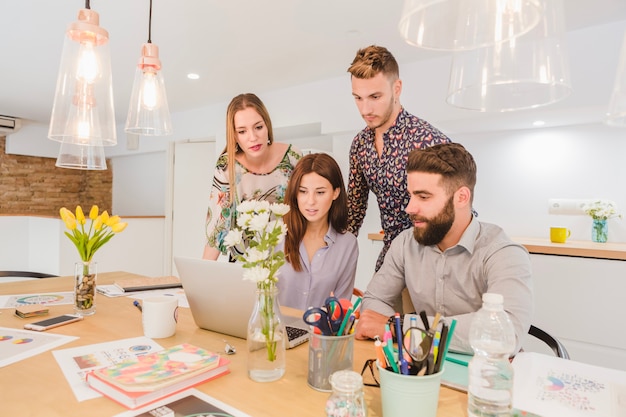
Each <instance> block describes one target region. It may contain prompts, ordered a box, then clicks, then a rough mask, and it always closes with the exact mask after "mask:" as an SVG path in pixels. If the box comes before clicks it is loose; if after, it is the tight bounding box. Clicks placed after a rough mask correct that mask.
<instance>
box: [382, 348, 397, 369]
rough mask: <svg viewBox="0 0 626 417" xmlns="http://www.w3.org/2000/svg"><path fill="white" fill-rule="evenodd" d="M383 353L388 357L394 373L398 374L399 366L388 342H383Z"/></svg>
mask: <svg viewBox="0 0 626 417" xmlns="http://www.w3.org/2000/svg"><path fill="white" fill-rule="evenodd" d="M383 352H385V356H387V362H389V365H391V368H392V369H393V371H394V372H396V373H398V372H399V369H398V365H397V364H396V359H395V358H394V357H393V348H392V347H391V346H390V345H389V343H387V342H383Z"/></svg>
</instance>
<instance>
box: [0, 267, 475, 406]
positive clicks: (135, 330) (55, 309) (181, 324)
mask: <svg viewBox="0 0 626 417" xmlns="http://www.w3.org/2000/svg"><path fill="white" fill-rule="evenodd" d="M126 276H133V274H128V273H124V272H110V273H101V274H99V276H98V283H99V284H110V283H112V282H113V281H114V280H115V279H117V278H121V277H126ZM72 288H73V279H72V278H71V277H60V278H45V279H39V280H34V281H20V282H10V283H1V279H0V294H2V295H7V294H27V293H39V294H41V293H44V292H49V291H70V290H71V289H72ZM96 305H97V311H96V313H95V314H94V315H93V316H91V317H86V318H85V320H83V321H81V322H77V323H73V324H70V325H67V326H62V327H58V328H55V329H52V330H50V332H51V333H56V334H66V335H72V336H79V339H77V340H75V341H72V342H70V343H67V344H65V345H62V346H61V347H59V348H57V349H65V348H70V347H77V346H83V345H88V344H94V343H101V342H108V341H114V340H118V339H125V338H130V337H137V336H142V334H143V333H142V327H141V314H140V313H139V311H138V310H137V308H135V307H134V306H133V304H132V300H131V299H129V298H127V297H120V298H108V297H105V296H102V295H98V297H97V304H96ZM0 311H1V314H0V326H1V327H12V328H22V327H23V325H24V324H25V323H27V322H32V321H37V320H39V319H37V318H33V319H20V318H18V317H16V316H15V315H14V314H13V309H3V310H0ZM72 312H73V310H72V306H71V305H62V306H51V307H50V316H54V315H59V314H64V313H72ZM224 340H227V341H228V342H229V343H230V344H231V345H233V346H234V347H235V348H236V349H237V353H236V354H235V355H230V356H228V358H229V359H230V360H231V364H230V370H231V373H230V374H228V375H225V376H222V377H220V378H218V379H215V380H213V381H209V382H207V383H205V384H202V385H200V386H198V387H197V388H198V389H199V390H200V391H203V392H205V393H207V394H208V395H211V396H213V397H215V398H217V399H219V400H221V401H223V402H225V403H228V404H231V405H232V406H234V407H236V408H238V409H240V410H242V411H244V412H246V413H248V414H250V415H252V416H255V417H257V416H258V417H263V416H268V417H270V416H271V417H282V416H285V417H288V416H303V417H306V416H315V417H319V416H321V415H323V414H324V404H325V402H326V399H327V398H328V396H329V394H328V393H323V392H318V391H316V390H314V389H312V388H310V387H309V386H308V385H307V382H306V381H307V369H308V344H304V345H300V346H298V347H296V348H294V349H291V350H288V351H287V368H286V372H285V375H284V376H283V378H281V379H280V380H278V381H276V382H270V383H258V382H254V381H252V380H251V379H250V378H248V376H247V373H246V354H245V351H246V346H245V340H242V339H237V338H233V337H230V336H224V335H221V334H218V333H213V332H209V331H206V330H201V329H199V328H198V327H197V326H196V325H195V323H194V321H193V318H192V316H191V312H190V311H189V309H187V308H181V309H179V320H178V325H177V328H176V335H174V336H172V337H170V338H167V339H157V340H156V341H157V342H158V343H159V344H160V345H162V346H163V347H169V346H173V345H176V344H179V343H183V342H188V343H191V344H195V345H197V346H201V347H203V348H206V349H209V350H212V351H215V352H219V353H223V352H224V345H225V344H224ZM373 353H374V348H373V346H372V342H370V341H356V343H355V351H354V369H355V370H356V371H357V372H360V371H361V367H362V366H363V363H364V362H365V360H366V359H368V358H371V357H373V356H374V354H373ZM0 379H1V380H2V387H1V388H0V404H1V406H2V415H6V416H20V417H25V416H46V417H53V416H62V417H67V416H89V417H97V416H112V415H115V414H117V413H120V412H122V411H124V410H125V409H124V408H123V407H122V406H120V405H118V404H117V403H115V402H113V401H111V400H109V399H108V398H105V397H102V398H97V399H92V400H87V401H83V402H78V401H76V398H75V397H74V394H73V392H72V390H71V388H70V386H69V384H68V383H67V381H66V379H65V377H64V375H63V373H62V371H61V368H60V367H59V365H58V364H57V362H56V360H55V359H54V356H53V355H52V351H47V352H44V353H41V354H39V355H36V356H33V357H31V358H28V359H25V360H22V361H19V362H16V363H13V364H11V365H8V366H6V367H3V368H0ZM365 400H366V402H367V407H368V413H369V414H368V415H369V417H380V416H382V411H381V402H380V390H379V388H372V387H365ZM466 407H467V396H466V395H465V394H463V393H461V392H457V391H454V390H451V389H448V388H445V387H442V388H441V391H440V396H439V409H438V413H437V416H438V417H453V416H454V417H458V416H466V415H467V412H466Z"/></svg>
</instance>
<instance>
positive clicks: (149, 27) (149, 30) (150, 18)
mask: <svg viewBox="0 0 626 417" xmlns="http://www.w3.org/2000/svg"><path fill="white" fill-rule="evenodd" d="M148 43H152V0H150V15H149V17H148Z"/></svg>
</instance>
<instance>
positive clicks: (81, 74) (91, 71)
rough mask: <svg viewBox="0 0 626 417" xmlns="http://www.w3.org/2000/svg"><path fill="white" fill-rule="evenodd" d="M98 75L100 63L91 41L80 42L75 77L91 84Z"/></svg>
mask: <svg viewBox="0 0 626 417" xmlns="http://www.w3.org/2000/svg"><path fill="white" fill-rule="evenodd" d="M99 76H100V63H99V62H98V57H97V56H96V53H95V51H94V45H93V43H91V42H81V44H80V49H79V51H78V71H77V77H78V79H79V80H82V81H84V82H86V83H89V84H93V83H94V82H95V81H96V80H97V79H98V77H99Z"/></svg>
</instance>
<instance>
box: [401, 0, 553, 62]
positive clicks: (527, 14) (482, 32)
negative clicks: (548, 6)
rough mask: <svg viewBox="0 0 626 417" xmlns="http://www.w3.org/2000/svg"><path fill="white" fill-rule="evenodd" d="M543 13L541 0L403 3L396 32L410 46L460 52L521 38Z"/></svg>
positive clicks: (407, 0)
mask: <svg viewBox="0 0 626 417" xmlns="http://www.w3.org/2000/svg"><path fill="white" fill-rule="evenodd" d="M542 13H543V9H542V6H541V0H404V6H403V9H402V14H401V16H400V22H399V24H398V29H399V30H400V34H401V35H402V37H403V39H404V40H405V41H406V42H408V43H409V44H411V45H413V46H417V47H420V48H425V49H436V50H442V51H462V50H469V49H474V48H479V47H483V46H488V45H493V44H495V43H499V42H503V41H506V40H509V39H513V38H515V37H517V36H520V35H522V34H524V33H526V32H528V31H530V30H531V29H533V28H534V27H535V26H537V24H538V23H539V20H540V19H541V15H542Z"/></svg>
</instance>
